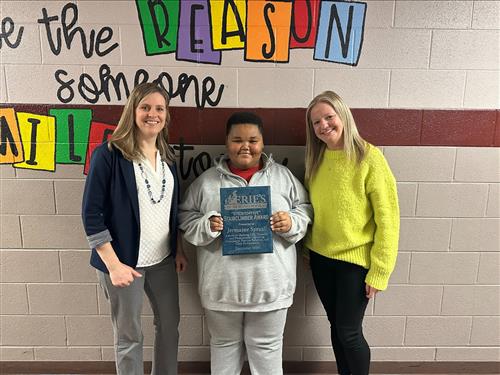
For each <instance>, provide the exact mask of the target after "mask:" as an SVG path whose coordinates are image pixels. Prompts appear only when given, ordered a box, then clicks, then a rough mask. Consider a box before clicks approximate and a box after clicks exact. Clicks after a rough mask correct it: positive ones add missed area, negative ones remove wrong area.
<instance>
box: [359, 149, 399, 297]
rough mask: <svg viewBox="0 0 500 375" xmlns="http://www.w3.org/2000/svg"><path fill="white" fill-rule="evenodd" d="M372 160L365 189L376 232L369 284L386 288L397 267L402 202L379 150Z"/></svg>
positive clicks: (375, 151)
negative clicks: (400, 204)
mask: <svg viewBox="0 0 500 375" xmlns="http://www.w3.org/2000/svg"><path fill="white" fill-rule="evenodd" d="M370 151H371V152H373V153H374V154H375V155H373V163H372V165H371V166H370V169H369V172H368V175H367V183H366V189H367V194H368V198H369V201H370V203H371V205H372V208H373V215H374V220H375V234H374V238H373V245H372V248H371V252H370V269H369V271H368V274H367V276H366V283H367V284H368V285H371V286H373V287H374V288H376V289H379V290H385V289H386V288H387V284H388V282H389V277H390V275H391V273H392V271H393V270H394V266H395V264H396V257H397V252H398V241H399V205H398V195H397V187H396V180H395V178H394V176H393V174H392V172H391V170H390V168H389V165H388V164H387V161H386V160H385V158H384V156H383V155H382V153H381V152H380V151H379V150H378V149H375V148H373V149H371V150H370Z"/></svg>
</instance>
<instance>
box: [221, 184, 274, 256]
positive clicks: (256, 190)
mask: <svg viewBox="0 0 500 375" xmlns="http://www.w3.org/2000/svg"><path fill="white" fill-rule="evenodd" d="M220 202H221V214H222V217H223V219H224V229H223V231H222V255H241V254H256V253H272V252H273V234H272V231H271V226H270V225H269V218H270V217H271V188H270V187H269V186H246V187H232V188H221V189H220Z"/></svg>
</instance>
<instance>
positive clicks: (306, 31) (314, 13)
mask: <svg viewBox="0 0 500 375" xmlns="http://www.w3.org/2000/svg"><path fill="white" fill-rule="evenodd" d="M319 3H320V0H295V1H294V2H293V7H292V36H291V39H290V48H314V44H315V43H316V31H317V28H318V17H319Z"/></svg>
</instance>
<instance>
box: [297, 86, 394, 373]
mask: <svg viewBox="0 0 500 375" xmlns="http://www.w3.org/2000/svg"><path fill="white" fill-rule="evenodd" d="M306 122H307V131H306V134H307V143H306V161H305V164H306V175H305V182H306V186H307V188H308V190H309V195H310V200H311V203H312V205H313V208H314V222H313V225H312V227H311V228H310V230H309V233H308V235H307V237H306V240H305V246H306V248H307V249H309V250H310V251H309V256H310V265H311V271H312V275H313V280H314V285H315V287H316V290H317V291H318V295H319V297H320V299H321V302H322V304H323V307H324V308H325V310H326V313H327V316H328V320H329V321H330V325H331V339H332V345H333V351H334V353H335V358H336V361H337V368H338V371H339V374H353V375H361V374H368V372H369V367H370V348H369V346H368V344H367V342H366V340H365V338H364V336H363V330H362V322H363V317H364V314H365V310H366V306H367V304H368V301H369V299H370V298H372V297H374V296H375V294H376V293H377V292H378V291H380V290H384V289H386V288H387V283H388V281H389V276H390V275H391V272H392V270H393V269H394V265H395V262H396V256H397V249H398V238H399V207H398V198H397V190H396V181H395V179H394V176H393V175H392V173H391V170H390V168H389V166H388V164H387V162H386V160H385V158H384V156H383V155H382V153H381V152H380V150H379V149H377V148H376V147H374V146H373V145H371V144H369V143H368V142H366V141H365V140H363V138H361V136H360V135H359V133H358V130H357V128H356V123H355V122H354V118H353V117H352V114H351V111H350V109H349V107H347V105H346V104H345V103H344V101H343V100H342V99H341V98H340V97H339V96H338V95H337V94H335V93H334V92H332V91H325V92H323V93H321V94H319V95H318V96H316V97H315V98H314V99H313V100H312V101H311V103H310V104H309V107H308V108H307V112H306Z"/></svg>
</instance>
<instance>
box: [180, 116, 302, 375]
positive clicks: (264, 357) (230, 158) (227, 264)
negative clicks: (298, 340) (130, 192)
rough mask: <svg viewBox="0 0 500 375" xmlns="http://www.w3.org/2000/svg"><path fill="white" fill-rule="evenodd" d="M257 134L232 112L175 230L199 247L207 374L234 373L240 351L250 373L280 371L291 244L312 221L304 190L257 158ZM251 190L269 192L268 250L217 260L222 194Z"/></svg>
mask: <svg viewBox="0 0 500 375" xmlns="http://www.w3.org/2000/svg"><path fill="white" fill-rule="evenodd" d="M262 129H263V125H262V120H261V119H260V118H259V117H258V116H257V115H255V114H253V113H248V112H237V113H234V114H233V115H232V116H231V117H230V118H229V120H228V121H227V125H226V155H224V156H223V157H222V158H220V160H219V161H218V163H217V165H216V166H215V167H212V168H210V169H209V170H207V171H205V172H204V173H203V174H202V175H201V176H200V177H198V179H196V180H195V181H194V182H193V183H192V184H191V186H190V187H189V188H188V190H187V191H186V194H185V197H184V200H183V202H182V203H181V205H180V212H179V220H180V229H181V230H182V231H183V232H184V238H185V239H186V241H188V242H190V243H191V244H193V245H195V246H197V248H198V279H199V287H198V289H199V293H200V297H201V303H202V305H203V307H204V308H205V314H206V317H207V323H208V330H209V332H210V336H211V339H210V352H211V372H212V374H217V375H237V374H240V372H241V369H242V366H243V361H244V358H245V349H246V354H247V357H248V362H249V364H250V369H251V371H252V374H254V375H256V374H273V375H279V374H282V373H283V370H282V363H281V362H282V354H281V353H282V346H283V345H282V342H283V331H284V328H285V321H286V314H287V310H288V307H290V305H291V304H292V301H293V293H294V292H295V283H296V262H297V258H296V251H295V244H296V243H297V242H298V241H299V240H301V239H302V238H303V237H304V236H305V234H306V232H307V227H308V225H309V223H310V222H311V218H312V210H311V205H310V204H309V199H308V196H307V193H306V191H305V189H304V187H303V186H302V184H301V183H300V182H299V181H298V180H297V179H296V178H295V177H294V176H293V174H292V173H291V172H290V171H289V170H288V168H286V167H284V166H282V165H280V164H277V163H275V162H274V161H273V160H272V158H271V157H270V156H269V157H268V156H267V155H265V154H264V153H263V152H262V151H263V148H264V142H263V137H262ZM257 186H259V187H266V186H267V187H270V194H269V195H270V197H269V199H270V202H271V212H272V215H271V217H270V218H269V224H268V225H269V227H270V228H271V231H272V252H261V253H258V252H252V253H240V254H239V255H223V253H222V247H223V240H224V239H223V235H222V231H223V229H224V217H222V215H221V213H220V212H221V203H222V202H221V200H220V190H221V188H231V187H257ZM263 197H264V198H262V197H261V198H262V199H263V200H266V199H267V197H266V195H264V196H263ZM231 199H234V202H237V201H238V199H239V198H238V196H237V195H234V196H232V198H231ZM252 199H253V198H252ZM255 199H257V198H255ZM259 199H260V198H259ZM259 202H260V200H259ZM226 225H228V224H226ZM242 230H243V229H242Z"/></svg>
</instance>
